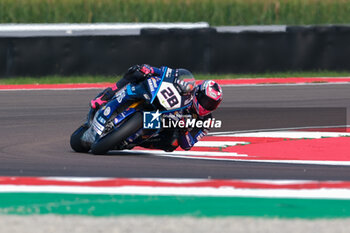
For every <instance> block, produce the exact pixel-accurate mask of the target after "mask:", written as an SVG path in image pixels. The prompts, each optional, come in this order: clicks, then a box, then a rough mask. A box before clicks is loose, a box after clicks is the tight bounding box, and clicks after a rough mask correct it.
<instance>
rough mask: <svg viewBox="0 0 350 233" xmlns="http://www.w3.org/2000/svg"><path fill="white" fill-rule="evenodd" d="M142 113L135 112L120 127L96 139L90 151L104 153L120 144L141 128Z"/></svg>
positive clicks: (96, 153) (97, 153)
mask: <svg viewBox="0 0 350 233" xmlns="http://www.w3.org/2000/svg"><path fill="white" fill-rule="evenodd" d="M142 118H143V115H142V113H140V112H136V113H135V114H134V115H132V116H131V117H130V118H129V119H127V120H126V121H125V122H124V123H123V124H122V125H121V126H120V127H118V128H117V129H114V131H113V132H111V133H109V134H107V135H106V136H104V137H102V138H100V139H99V140H97V141H96V142H95V143H94V144H92V146H91V152H92V153H93V154H95V155H103V154H106V153H107V152H108V151H109V150H110V149H112V148H113V147H114V146H115V145H118V144H120V143H121V142H122V141H123V140H125V139H126V138H127V137H129V136H130V135H132V134H134V133H136V132H137V130H139V129H140V128H142V125H143V119H142Z"/></svg>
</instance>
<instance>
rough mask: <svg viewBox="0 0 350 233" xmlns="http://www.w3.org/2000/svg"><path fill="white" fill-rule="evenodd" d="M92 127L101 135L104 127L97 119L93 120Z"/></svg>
mask: <svg viewBox="0 0 350 233" xmlns="http://www.w3.org/2000/svg"><path fill="white" fill-rule="evenodd" d="M92 125H93V127H94V130H95V131H96V132H97V133H98V134H99V135H101V134H102V132H103V130H104V129H105V127H104V126H103V125H101V124H100V123H99V122H98V121H94V122H93V124H92Z"/></svg>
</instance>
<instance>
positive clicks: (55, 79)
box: [0, 71, 350, 84]
mask: <svg viewBox="0 0 350 233" xmlns="http://www.w3.org/2000/svg"><path fill="white" fill-rule="evenodd" d="M194 76H195V78H196V79H197V80H203V79H237V78H288V77H350V71H343V72H335V71H317V72H316V71H315V72H279V73H263V74H225V75H219V74H194ZM120 78H121V76H45V77H13V78H0V84H60V83H99V82H111V83H113V82H116V81H117V80H119V79H120Z"/></svg>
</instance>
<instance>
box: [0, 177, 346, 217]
mask: <svg viewBox="0 0 350 233" xmlns="http://www.w3.org/2000/svg"><path fill="white" fill-rule="evenodd" d="M0 214H78V215H92V216H115V215H145V214H147V215H190V216H197V217H203V216H208V217H215V216H259V217H286V218H290V217H292V218H294V217H302V218H325V217H327V218H329V217H331V218H339V217H350V182H345V181H324V182H317V181H293V180H288V181H286V180H274V181H271V180H208V179H181V180H177V179H147V178H144V179H125V178H67V177H66V178H62V177H41V178H38V177H0Z"/></svg>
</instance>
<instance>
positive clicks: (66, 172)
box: [0, 84, 350, 180]
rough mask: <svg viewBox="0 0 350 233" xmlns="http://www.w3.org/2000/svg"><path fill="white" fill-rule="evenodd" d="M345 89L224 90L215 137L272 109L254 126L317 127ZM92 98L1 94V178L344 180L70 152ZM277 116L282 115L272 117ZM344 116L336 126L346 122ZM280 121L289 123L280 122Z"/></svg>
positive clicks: (324, 170) (302, 171)
mask: <svg viewBox="0 0 350 233" xmlns="http://www.w3.org/2000/svg"><path fill="white" fill-rule="evenodd" d="M349 89H350V84H337V85H324V84H323V85H290V86H284V85H275V86H273V85H271V86H259V87H257V86H244V87H242V86H240V87H237V86H236V87H224V101H223V104H222V106H221V108H220V110H218V111H217V114H216V115H215V117H216V118H217V119H222V120H223V121H224V123H223V124H224V126H223V129H222V130H225V131H229V130H251V129H252V127H251V125H252V124H253V123H254V122H259V119H261V118H262V117H263V115H265V114H268V113H269V112H271V111H270V110H271V109H275V110H276V109H277V111H276V112H277V115H272V117H275V118H274V119H273V120H272V121H270V122H267V121H264V120H263V121H262V123H261V122H260V123H256V124H257V125H256V128H274V127H283V126H285V127H289V126H291V125H293V124H304V123H305V122H302V121H301V120H300V119H302V118H304V115H303V114H301V115H300V114H296V115H293V114H294V113H293V112H294V111H291V109H296V108H297V109H299V108H305V109H311V110H310V111H311V112H312V111H313V109H316V110H315V112H314V114H311V115H313V116H314V118H315V119H320V123H324V121H323V118H327V119H328V118H332V117H334V115H339V112H336V114H335V113H334V112H333V111H330V110H328V108H334V107H339V108H340V110H341V109H348V108H349V107H350V91H349ZM98 91H99V90H50V91H47V90H35V91H29V90H27V91H0V109H1V113H0V132H1V133H0V161H1V162H0V176H82V177H150V178H151V177H152V178H213V179H314V180H350V166H349V167H347V166H325V165H322V166H320V165H295V164H277V163H276V164H273V163H256V162H227V161H208V160H191V159H180V158H169V157H157V156H153V155H135V154H129V153H128V152H127V151H126V152H117V151H113V152H111V153H109V154H108V155H105V156H94V155H92V154H80V153H75V152H73V151H72V150H71V148H70V146H69V138H70V134H71V133H72V132H73V131H74V130H75V129H76V128H77V127H78V126H79V125H80V124H81V123H82V122H83V120H84V118H85V116H86V113H87V111H88V102H89V100H90V99H91V98H93V97H94V96H95V95H96V93H97V92H98ZM235 109H240V111H241V112H239V111H237V112H234V111H233V110H235ZM247 109H248V110H247ZM280 109H283V110H282V113H286V112H287V113H288V114H282V115H278V114H280V112H281V110H280ZM320 109H321V110H322V109H326V114H325V116H326V117H317V114H318V113H319V112H318V111H319V110H320ZM254 110H256V111H254ZM259 110H260V111H259ZM331 110H332V109H331ZM295 112H298V111H295ZM306 112H308V111H306ZM330 112H331V113H330ZM299 113H300V111H299ZM291 114H292V115H291ZM343 114H344V115H342V116H341V118H342V119H341V120H340V121H342V120H344V119H345V120H344V121H346V120H348V119H346V115H347V114H346V112H343ZM284 115H287V116H288V117H286V118H281V117H280V116H284ZM309 115H310V113H307V116H309ZM321 115H322V114H321ZM323 115H324V114H323ZM247 116H249V117H247ZM279 119H280V120H279ZM286 119H292V120H291V121H292V122H288V120H286ZM295 119H297V121H295ZM279 121H282V122H279ZM316 121H317V120H316ZM225 122H226V123H225ZM271 122H272V123H271ZM276 122H277V124H276ZM317 123H319V122H317ZM340 123H341V122H340Z"/></svg>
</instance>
